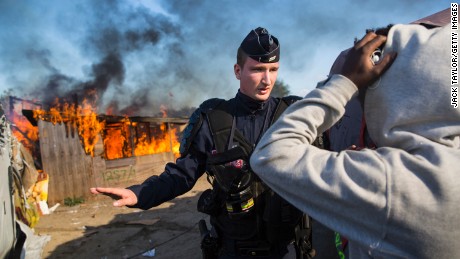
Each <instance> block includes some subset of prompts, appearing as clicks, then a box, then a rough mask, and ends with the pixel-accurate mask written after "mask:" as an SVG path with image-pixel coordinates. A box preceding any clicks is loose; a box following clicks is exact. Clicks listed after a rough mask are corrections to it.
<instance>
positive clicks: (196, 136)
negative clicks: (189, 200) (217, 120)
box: [127, 108, 212, 210]
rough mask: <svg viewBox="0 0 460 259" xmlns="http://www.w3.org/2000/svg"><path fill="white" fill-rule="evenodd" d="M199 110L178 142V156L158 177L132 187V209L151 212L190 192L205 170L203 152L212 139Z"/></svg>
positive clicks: (208, 146)
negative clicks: (134, 198)
mask: <svg viewBox="0 0 460 259" xmlns="http://www.w3.org/2000/svg"><path fill="white" fill-rule="evenodd" d="M203 120H205V118H204V116H203V115H202V114H201V109H200V108H198V109H197V110H196V111H195V112H194V113H193V115H192V116H191V117H190V120H189V124H188V126H187V128H186V129H185V130H184V133H183V139H182V141H181V148H180V150H181V157H180V158H178V159H177V161H176V163H168V164H167V165H166V167H165V171H164V172H163V173H162V174H161V175H159V176H156V175H154V176H151V177H149V178H148V179H147V180H145V181H144V182H143V183H142V184H139V185H133V186H130V187H128V188H127V189H130V190H132V191H133V192H134V193H135V194H136V196H137V199H138V203H137V204H136V205H135V206H133V207H135V208H141V209H144V210H146V209H150V208H152V207H155V206H158V205H160V204H161V203H163V202H166V201H169V200H171V199H173V198H175V197H177V196H179V195H181V194H184V193H186V192H187V191H189V190H191V189H192V188H193V186H194V185H195V183H196V181H197V180H198V179H199V178H200V177H201V176H202V175H203V173H204V172H205V170H206V152H207V151H208V152H209V151H210V150H211V148H212V136H211V133H210V131H209V127H208V124H207V122H206V121H205V122H203Z"/></svg>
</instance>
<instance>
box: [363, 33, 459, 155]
mask: <svg viewBox="0 0 460 259" xmlns="http://www.w3.org/2000/svg"><path fill="white" fill-rule="evenodd" d="M455 32H456V33H458V30H457V31H455ZM457 35H458V34H457ZM457 37H458V36H457ZM389 51H396V52H397V53H398V56H397V58H396V60H395V61H394V63H393V65H392V66H391V67H390V68H389V70H388V71H387V72H386V73H385V74H384V75H383V76H382V77H381V78H380V79H378V80H377V82H375V83H374V84H373V85H372V86H370V87H369V88H368V90H367V93H366V98H365V109H364V111H365V116H366V120H367V122H368V130H369V134H370V136H371V138H372V139H373V140H374V141H375V143H376V145H377V146H378V147H383V146H387V147H396V148H401V149H404V150H406V151H409V152H410V151H411V150H414V149H417V148H419V147H420V146H421V145H423V144H428V143H429V144H433V142H436V143H439V144H441V145H445V146H447V147H453V148H459V147H460V137H459V136H460V108H454V106H453V105H451V98H452V97H453V96H454V97H456V98H458V95H457V94H458V90H457V93H454V94H453V92H451V25H450V24H448V25H446V26H444V27H439V28H434V29H426V28H425V27H423V26H420V25H395V26H393V28H392V29H391V30H390V32H389V34H388V38H387V42H386V45H385V47H384V49H383V53H388V52H389ZM457 61H458V60H457ZM457 79H458V77H457ZM456 86H458V85H456ZM454 87H455V85H454ZM457 89H458V88H457ZM457 101H458V99H457Z"/></svg>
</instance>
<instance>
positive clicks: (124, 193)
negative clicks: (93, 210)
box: [90, 187, 137, 207]
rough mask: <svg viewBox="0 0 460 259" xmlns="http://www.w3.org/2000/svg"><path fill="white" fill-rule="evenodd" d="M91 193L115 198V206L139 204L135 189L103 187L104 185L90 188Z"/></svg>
mask: <svg viewBox="0 0 460 259" xmlns="http://www.w3.org/2000/svg"><path fill="white" fill-rule="evenodd" d="M90 191H91V193H93V194H103V195H107V196H109V197H111V198H112V199H115V200H116V201H114V202H113V206H115V207H122V206H133V205H136V204H137V196H136V194H134V192H133V191H131V190H129V189H123V188H103V187H93V188H90Z"/></svg>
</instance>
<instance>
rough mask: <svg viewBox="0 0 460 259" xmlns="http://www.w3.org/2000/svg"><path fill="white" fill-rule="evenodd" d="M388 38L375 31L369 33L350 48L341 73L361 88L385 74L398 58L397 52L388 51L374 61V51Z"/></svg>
mask: <svg viewBox="0 0 460 259" xmlns="http://www.w3.org/2000/svg"><path fill="white" fill-rule="evenodd" d="M386 39H387V38H386V37H385V36H383V35H377V34H375V33H374V32H369V33H367V34H366V35H365V36H364V37H363V38H362V39H361V40H360V41H358V42H356V44H355V46H354V47H353V48H351V49H350V50H349V52H348V54H347V56H346V58H345V62H344V64H343V66H342V69H341V71H339V74H341V75H343V76H345V77H347V78H348V79H350V80H351V81H352V82H353V83H355V85H356V86H357V87H358V88H359V89H361V88H365V87H368V86H370V85H371V84H372V83H374V82H375V81H376V80H377V79H378V78H379V77H380V76H382V75H383V73H384V72H385V71H386V70H387V69H388V68H389V67H390V66H391V64H392V63H393V61H394V60H395V58H396V53H386V54H384V55H383V58H382V59H380V61H379V62H378V63H376V64H374V63H373V62H372V60H371V55H372V53H373V52H374V50H375V49H377V48H378V47H379V46H381V45H383V44H384V43H385V41H386Z"/></svg>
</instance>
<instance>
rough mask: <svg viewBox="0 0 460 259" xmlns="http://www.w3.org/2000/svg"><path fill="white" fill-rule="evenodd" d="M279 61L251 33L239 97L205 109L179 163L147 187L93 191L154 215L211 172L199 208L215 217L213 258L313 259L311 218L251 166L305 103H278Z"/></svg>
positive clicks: (265, 41)
mask: <svg viewBox="0 0 460 259" xmlns="http://www.w3.org/2000/svg"><path fill="white" fill-rule="evenodd" d="M279 59H280V44H279V41H278V39H277V38H276V37H275V36H273V35H271V34H270V33H269V32H268V31H267V30H266V29H265V28H260V27H259V28H256V29H254V30H251V31H250V32H249V34H248V35H247V36H246V37H245V39H244V40H243V41H242V43H241V45H240V47H239V48H238V52H237V63H236V64H235V65H234V73H235V77H236V78H237V79H238V80H239V81H240V88H239V90H238V92H237V94H236V96H235V97H234V98H232V99H230V100H222V99H210V100H207V101H205V102H204V103H203V104H201V105H200V107H199V108H198V109H197V110H196V111H195V112H194V113H193V114H192V116H191V117H190V121H189V124H188V126H187V127H186V129H185V130H184V134H183V139H182V142H181V148H180V152H181V156H180V158H178V159H177V161H176V163H168V164H167V165H166V167H165V171H164V173H162V174H161V175H159V176H151V177H150V178H148V179H147V180H145V181H144V182H143V183H142V184H139V185H134V186H130V187H128V188H126V189H122V188H101V187H97V188H91V192H92V193H94V194H98V193H105V194H110V195H116V196H119V197H120V199H118V200H117V201H116V202H114V205H115V206H125V205H126V206H130V207H135V208H141V209H149V208H152V207H154V206H157V205H159V204H161V203H163V202H166V201H169V200H171V199H173V198H175V197H177V196H179V195H181V194H183V193H185V192H187V191H189V190H191V189H192V187H193V186H194V184H195V183H196V181H197V180H198V179H199V178H200V177H201V176H202V175H203V174H204V173H205V172H206V173H208V174H209V175H210V177H211V178H212V179H214V180H213V189H212V190H211V189H210V190H207V191H205V192H204V193H203V194H202V196H201V197H200V201H199V202H198V203H199V204H198V209H199V211H202V212H204V213H207V214H209V215H210V222H211V224H212V231H211V234H212V239H211V240H215V241H216V242H217V245H216V246H214V248H217V249H216V250H213V251H205V253H206V255H205V256H206V257H212V256H216V258H217V257H219V258H246V257H254V256H257V257H258V258H296V255H297V258H307V257H306V256H305V257H302V255H306V254H308V253H311V249H310V248H311V246H310V243H309V236H310V234H309V231H308V227H309V222H308V217H305V215H303V214H302V213H301V212H300V211H298V210H297V209H295V208H294V207H292V206H291V205H290V204H288V203H287V202H285V201H284V200H283V199H281V198H280V197H279V196H278V195H276V194H275V193H273V191H271V190H270V189H269V188H268V187H267V186H266V185H265V184H264V183H263V182H261V181H260V179H258V177H257V176H256V175H255V174H254V173H253V172H252V171H251V169H250V166H249V164H248V161H249V156H250V154H251V152H252V149H253V148H254V147H255V145H256V143H257V142H258V141H259V139H260V137H261V136H262V134H263V133H264V132H265V131H266V130H267V128H268V127H269V126H270V125H271V124H272V123H273V121H274V120H275V119H276V117H277V116H279V114H280V113H281V112H282V111H283V110H284V109H285V108H286V107H287V105H289V104H290V103H292V102H294V101H295V100H297V98H294V97H293V98H284V99H281V98H273V97H270V93H271V91H272V90H273V87H274V84H275V81H276V78H277V75H278V69H279ZM212 247H213V246H211V249H212ZM202 248H203V246H202Z"/></svg>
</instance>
